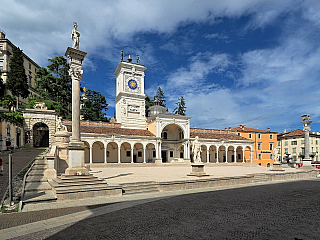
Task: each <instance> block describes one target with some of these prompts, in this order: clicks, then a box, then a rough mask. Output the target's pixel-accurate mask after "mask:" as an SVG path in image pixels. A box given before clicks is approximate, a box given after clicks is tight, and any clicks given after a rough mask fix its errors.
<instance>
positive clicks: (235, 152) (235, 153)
mask: <svg viewBox="0 0 320 240" xmlns="http://www.w3.org/2000/svg"><path fill="white" fill-rule="evenodd" d="M233 152H234V153H233V154H234V159H233V162H237V150H236V148H234V149H233Z"/></svg>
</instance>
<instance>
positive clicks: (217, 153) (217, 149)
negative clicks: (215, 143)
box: [216, 147, 219, 163]
mask: <svg viewBox="0 0 320 240" xmlns="http://www.w3.org/2000/svg"><path fill="white" fill-rule="evenodd" d="M216 151H217V152H216V155H217V163H218V162H219V147H217V148H216Z"/></svg>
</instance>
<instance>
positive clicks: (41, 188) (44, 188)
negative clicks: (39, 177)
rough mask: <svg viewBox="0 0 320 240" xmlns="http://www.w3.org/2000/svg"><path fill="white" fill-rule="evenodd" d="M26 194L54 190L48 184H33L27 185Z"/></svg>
mask: <svg viewBox="0 0 320 240" xmlns="http://www.w3.org/2000/svg"><path fill="white" fill-rule="evenodd" d="M24 190H25V192H34V191H47V190H52V187H51V185H50V184H49V183H48V182H37V183H36V182H31V183H26V186H25V189H24Z"/></svg>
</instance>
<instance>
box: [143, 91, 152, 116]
mask: <svg viewBox="0 0 320 240" xmlns="http://www.w3.org/2000/svg"><path fill="white" fill-rule="evenodd" d="M153 105H154V102H153V101H152V100H151V99H150V98H149V97H148V96H147V95H146V98H145V106H146V115H145V116H147V115H148V114H147V113H148V109H149V107H151V106H153Z"/></svg>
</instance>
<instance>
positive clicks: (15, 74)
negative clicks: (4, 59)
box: [6, 46, 29, 109]
mask: <svg viewBox="0 0 320 240" xmlns="http://www.w3.org/2000/svg"><path fill="white" fill-rule="evenodd" d="M23 62H24V61H23V53H22V50H20V48H18V47H15V46H13V47H12V57H11V59H10V62H9V67H10V70H9V72H8V78H7V83H6V87H7V89H9V90H10V92H11V93H12V95H14V96H16V97H17V109H18V105H19V97H22V98H27V97H28V96H29V85H28V78H27V75H26V71H25V69H24V65H23Z"/></svg>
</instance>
